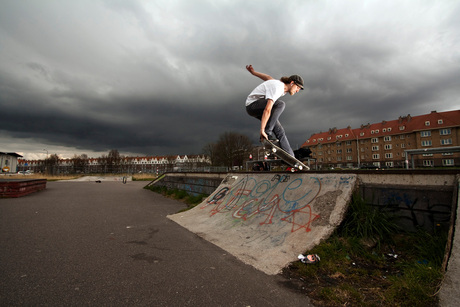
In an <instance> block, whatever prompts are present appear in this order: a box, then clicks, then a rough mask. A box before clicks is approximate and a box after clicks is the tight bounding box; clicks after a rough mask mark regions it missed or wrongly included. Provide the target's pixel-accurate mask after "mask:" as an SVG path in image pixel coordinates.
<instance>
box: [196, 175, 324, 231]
mask: <svg viewBox="0 0 460 307" xmlns="http://www.w3.org/2000/svg"><path fill="white" fill-rule="evenodd" d="M320 192H321V181H320V180H319V179H318V178H315V177H310V178H304V177H299V178H295V179H292V178H291V177H290V176H289V175H279V174H277V175H275V176H273V177H272V178H271V179H270V180H266V179H265V180H260V181H257V180H256V179H255V178H252V177H249V176H247V177H243V178H241V179H240V181H238V182H236V183H235V184H234V185H233V186H232V187H223V188H221V189H219V190H218V191H216V192H215V193H214V194H212V195H211V196H210V197H209V198H208V200H207V201H206V202H205V204H204V205H203V206H202V207H201V209H206V208H208V209H210V211H209V215H210V217H212V216H214V215H216V214H229V215H230V216H231V217H232V218H233V221H234V222H235V223H244V222H246V221H249V220H251V221H254V222H256V223H258V225H261V226H262V225H266V226H270V227H279V228H281V227H285V226H286V225H287V224H289V225H290V230H291V232H296V231H305V232H309V231H311V223H312V222H313V221H314V220H316V219H318V218H319V215H318V214H315V213H314V212H313V210H312V207H311V203H312V202H313V201H314V200H315V199H316V198H317V197H318V195H319V193H320ZM272 240H284V238H272Z"/></svg>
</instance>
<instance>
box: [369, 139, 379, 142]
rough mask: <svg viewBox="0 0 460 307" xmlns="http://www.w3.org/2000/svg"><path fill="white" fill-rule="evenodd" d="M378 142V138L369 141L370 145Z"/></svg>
mask: <svg viewBox="0 0 460 307" xmlns="http://www.w3.org/2000/svg"><path fill="white" fill-rule="evenodd" d="M378 142H379V138H372V139H371V143H378Z"/></svg>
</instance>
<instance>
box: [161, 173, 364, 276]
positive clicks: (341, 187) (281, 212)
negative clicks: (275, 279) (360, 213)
mask: <svg viewBox="0 0 460 307" xmlns="http://www.w3.org/2000/svg"><path fill="white" fill-rule="evenodd" d="M355 183H356V175H354V174H321V173H316V174H315V173H293V174H285V173H254V174H247V173H245V174H238V173H235V174H229V175H228V176H227V177H226V178H225V179H224V180H223V181H222V183H221V185H220V186H219V187H218V188H217V189H216V191H215V192H214V193H213V194H211V195H210V196H209V197H208V198H207V199H206V200H205V201H204V202H203V203H201V204H200V205H198V206H196V207H195V208H193V209H192V210H189V211H186V212H182V213H178V214H174V215H170V216H168V218H170V219H171V220H173V221H175V222H177V223H178V224H180V225H182V226H183V227H185V228H187V229H189V230H190V231H192V232H194V233H196V234H197V235H199V236H201V237H203V238H204V239H206V240H208V241H209V242H212V243H214V244H215V245H217V246H219V247H221V248H222V249H224V250H226V251H228V252H229V253H231V254H233V255H234V256H236V257H238V258H239V259H240V260H242V261H243V262H245V263H247V264H250V265H252V266H254V267H255V268H257V269H259V270H261V271H263V272H265V273H267V274H277V273H279V272H280V271H281V270H282V268H284V267H285V266H286V265H288V264H289V263H290V262H292V261H294V260H296V259H297V256H298V255H299V254H300V253H304V252H305V251H306V250H308V249H311V248H312V247H314V246H315V245H317V244H318V243H319V242H320V241H321V240H322V239H326V238H328V237H329V236H330V234H331V233H332V232H333V230H334V228H335V227H337V226H338V225H339V224H340V222H341V221H342V219H343V217H344V214H345V211H346V208H347V205H348V202H349V201H350V199H351V195H352V192H353V189H354V187H355ZM321 256H327V255H320V257H321Z"/></svg>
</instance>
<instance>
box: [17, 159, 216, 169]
mask: <svg viewBox="0 0 460 307" xmlns="http://www.w3.org/2000/svg"><path fill="white" fill-rule="evenodd" d="M210 164H211V160H210V159H209V157H207V156H205V155H192V156H187V155H183V156H181V155H175V156H146V157H121V158H120V159H118V160H110V159H106V158H89V159H86V160H81V159H60V160H59V161H58V165H56V166H53V167H55V168H57V169H58V173H138V172H147V173H162V172H167V171H173V170H174V169H175V168H177V167H180V168H181V169H190V170H193V169H196V168H198V167H203V166H209V165H210ZM47 167H49V166H47V165H46V162H45V160H24V159H20V160H18V168H19V169H20V170H32V171H34V172H44V171H45V170H46V168H47Z"/></svg>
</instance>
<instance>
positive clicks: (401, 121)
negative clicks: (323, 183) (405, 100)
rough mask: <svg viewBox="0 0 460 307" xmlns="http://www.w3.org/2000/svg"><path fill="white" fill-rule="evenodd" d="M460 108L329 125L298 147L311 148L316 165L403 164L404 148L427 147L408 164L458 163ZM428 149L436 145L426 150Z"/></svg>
mask: <svg viewBox="0 0 460 307" xmlns="http://www.w3.org/2000/svg"><path fill="white" fill-rule="evenodd" d="M459 145H460V110H455V111H448V112H436V111H432V112H431V113H430V114H425V115H420V116H411V115H407V116H401V117H399V118H398V119H397V120H391V121H382V122H380V123H374V124H367V125H361V127H360V128H354V129H353V128H351V127H347V128H342V129H337V128H332V129H329V131H327V132H320V133H316V134H313V135H312V136H311V137H310V138H309V139H308V140H307V141H306V142H305V143H304V144H303V145H302V147H308V148H310V150H311V151H312V158H315V159H316V161H317V165H318V168H320V169H321V168H331V167H337V168H355V167H377V168H383V167H387V168H392V167H401V168H402V167H406V166H407V163H409V161H408V160H407V152H406V150H410V149H427V152H426V153H424V154H419V155H417V156H416V157H415V159H414V165H413V166H412V167H443V166H459V165H460V154H459V153H458V151H457V149H458V146H459ZM429 149H440V151H442V152H440V153H434V154H433V153H430V152H429Z"/></svg>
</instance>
